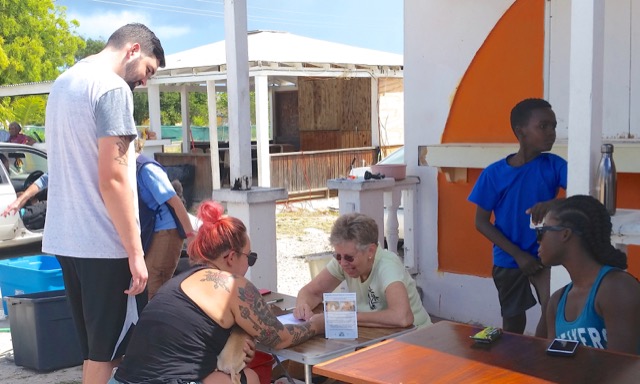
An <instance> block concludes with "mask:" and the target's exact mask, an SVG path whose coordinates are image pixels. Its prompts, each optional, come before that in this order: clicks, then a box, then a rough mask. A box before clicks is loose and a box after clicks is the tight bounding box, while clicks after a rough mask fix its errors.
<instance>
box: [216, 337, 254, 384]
mask: <svg viewBox="0 0 640 384" xmlns="http://www.w3.org/2000/svg"><path fill="white" fill-rule="evenodd" d="M247 337H249V335H248V334H247V333H246V332H245V331H244V330H243V329H242V328H240V327H238V326H237V325H236V326H234V327H233V329H232V330H231V335H229V338H228V339H227V343H226V344H225V345H224V348H223V349H222V351H221V352H220V354H219V355H218V371H222V372H224V373H228V374H229V375H230V376H231V382H232V383H233V384H240V372H241V371H242V370H243V369H244V367H245V366H246V365H247V364H246V363H245V362H244V358H245V356H246V354H245V353H244V345H245V339H246V338H247Z"/></svg>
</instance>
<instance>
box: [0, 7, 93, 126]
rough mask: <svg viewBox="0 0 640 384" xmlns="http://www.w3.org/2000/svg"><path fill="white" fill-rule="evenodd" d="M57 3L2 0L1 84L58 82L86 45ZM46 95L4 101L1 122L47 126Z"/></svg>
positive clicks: (0, 33) (74, 24)
mask: <svg viewBox="0 0 640 384" xmlns="http://www.w3.org/2000/svg"><path fill="white" fill-rule="evenodd" d="M77 27H78V22H77V21H76V20H71V21H67V19H66V13H65V8H64V7H59V6H55V5H54V1H53V0H0V85H5V84H20V83H30V82H38V81H45V80H54V79H55V78H56V77H58V75H59V74H60V73H61V71H62V70H64V68H66V67H68V66H70V65H72V64H73V63H74V62H75V59H74V54H75V53H76V51H77V50H78V49H79V48H84V47H85V42H84V40H83V39H82V38H80V37H79V36H77V35H76V34H75V33H74V31H75V28H77ZM45 103H46V96H31V97H28V98H13V100H12V98H8V97H6V98H3V100H1V101H0V123H2V125H6V123H7V122H9V121H14V120H15V121H19V122H20V123H22V124H25V123H34V124H43V123H44V105H45Z"/></svg>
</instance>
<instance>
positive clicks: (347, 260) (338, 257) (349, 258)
mask: <svg viewBox="0 0 640 384" xmlns="http://www.w3.org/2000/svg"><path fill="white" fill-rule="evenodd" d="M333 257H335V258H336V260H338V263H339V262H340V261H341V260H342V259H343V258H344V261H346V262H347V263H353V260H355V257H353V256H350V255H340V254H337V253H336V254H334V255H333Z"/></svg>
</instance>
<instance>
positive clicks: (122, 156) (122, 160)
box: [115, 136, 133, 165]
mask: <svg viewBox="0 0 640 384" xmlns="http://www.w3.org/2000/svg"><path fill="white" fill-rule="evenodd" d="M118 139H119V140H118V142H117V144H116V145H117V146H118V157H116V158H115V161H117V162H118V163H119V164H120V165H127V163H128V158H127V150H128V149H129V144H131V140H133V137H132V136H119V137H118Z"/></svg>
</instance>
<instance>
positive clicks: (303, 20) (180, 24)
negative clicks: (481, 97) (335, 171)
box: [55, 0, 403, 54]
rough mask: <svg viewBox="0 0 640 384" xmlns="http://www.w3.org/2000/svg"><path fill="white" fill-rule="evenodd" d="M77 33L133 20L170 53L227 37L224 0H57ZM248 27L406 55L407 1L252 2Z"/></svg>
mask: <svg viewBox="0 0 640 384" xmlns="http://www.w3.org/2000/svg"><path fill="white" fill-rule="evenodd" d="M55 3H56V5H61V6H65V7H67V17H68V18H69V19H76V20H78V21H79V22H80V27H79V28H78V30H77V32H78V33H79V34H80V35H82V36H84V37H87V38H94V39H95V38H103V39H104V40H106V39H107V38H108V37H109V35H111V33H112V32H113V31H114V30H115V29H117V28H118V27H120V26H121V25H124V24H126V23H129V22H133V21H136V22H141V23H143V24H146V25H147V26H149V27H150V28H151V29H152V30H153V31H154V32H155V33H156V35H158V37H159V38H160V40H161V41H162V45H163V47H164V49H165V52H166V53H167V54H171V53H176V52H180V51H182V50H186V49H190V48H193V47H197V46H200V45H204V44H209V43H213V42H216V41H219V40H223V39H224V18H223V15H224V6H223V1H222V0H55ZM247 12H248V29H249V30H256V29H263V30H277V31H287V32H291V33H294V34H297V35H302V36H307V37H312V38H316V39H322V40H328V41H333V42H338V43H343V44H348V45H353V46H358V47H363V48H370V49H377V50H381V51H387V52H393V53H402V36H403V35H402V33H403V31H402V16H403V14H402V13H403V1H402V0H247Z"/></svg>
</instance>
